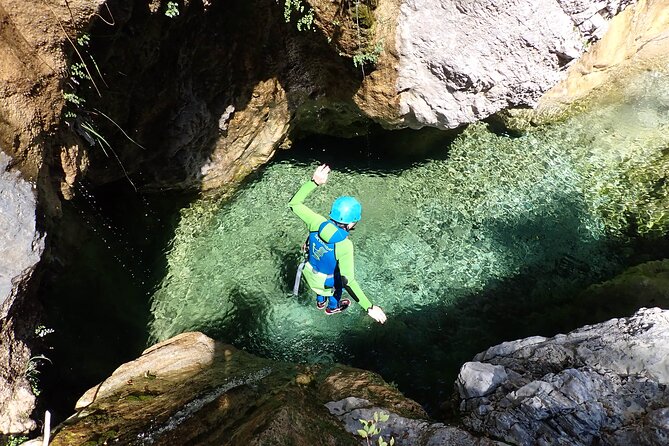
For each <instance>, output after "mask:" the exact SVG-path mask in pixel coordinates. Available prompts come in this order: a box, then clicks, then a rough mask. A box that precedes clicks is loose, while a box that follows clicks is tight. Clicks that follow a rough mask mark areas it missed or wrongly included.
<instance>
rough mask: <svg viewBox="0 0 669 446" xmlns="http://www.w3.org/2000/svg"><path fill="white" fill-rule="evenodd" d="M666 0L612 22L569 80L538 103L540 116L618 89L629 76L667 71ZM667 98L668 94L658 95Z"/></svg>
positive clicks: (641, 5)
mask: <svg viewBox="0 0 669 446" xmlns="http://www.w3.org/2000/svg"><path fill="white" fill-rule="evenodd" d="M668 8H669V1H667V0H640V1H639V2H638V3H637V4H636V5H634V6H633V7H629V8H627V9H626V10H625V11H623V12H622V13H620V14H619V15H617V16H616V17H615V18H614V19H613V20H611V22H610V25H609V27H608V31H607V33H606V34H605V35H604V36H603V38H602V40H600V41H599V42H597V43H595V44H593V46H592V47H591V48H590V49H589V50H588V52H587V53H586V54H584V55H583V57H581V58H580V59H579V60H578V61H577V62H576V63H574V64H573V65H572V66H571V67H569V69H568V70H567V76H566V79H564V80H563V81H562V82H560V83H559V84H558V85H556V86H554V87H553V88H551V89H550V91H548V92H547V93H546V94H545V95H544V96H543V97H542V98H541V101H540V102H539V105H538V111H539V114H540V115H541V114H546V113H551V112H554V111H555V109H556V108H557V109H560V108H563V107H565V106H566V105H568V104H570V103H573V102H574V101H577V100H579V99H583V98H585V97H586V96H587V95H588V94H590V93H591V92H593V91H594V90H597V89H598V88H607V85H608V86H609V87H613V88H619V87H618V84H617V83H616V81H617V80H618V79H620V78H621V77H625V76H627V75H628V74H626V73H629V72H642V71H646V70H658V71H666V70H667V57H668V55H669V38H668V37H669V15H668V14H667V13H666V11H667V9H668ZM657 94H658V95H659V96H660V97H666V96H667V92H657Z"/></svg>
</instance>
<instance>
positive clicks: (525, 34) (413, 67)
mask: <svg viewBox="0 0 669 446" xmlns="http://www.w3.org/2000/svg"><path fill="white" fill-rule="evenodd" d="M616 3H617V2H616ZM596 5H597V6H596ZM605 6H607V5H606V4H603V5H602V4H600V3H597V4H595V3H594V2H568V1H565V2H559V1H548V2H542V3H537V2H534V1H517V0H507V1H483V2H475V3H472V2H468V1H456V2H450V1H449V2H447V1H442V0H434V1H431V2H424V1H423V2H417V1H413V0H409V1H405V2H403V3H402V6H401V8H400V17H399V25H398V36H399V37H398V42H397V45H398V51H399V67H398V73H399V78H398V81H397V82H398V83H397V89H398V91H399V94H400V115H401V116H402V119H403V123H404V124H405V125H408V126H410V127H415V128H420V127H422V126H434V127H438V128H455V127H458V126H460V125H462V124H466V123H471V122H475V121H477V120H480V119H483V118H486V117H487V116H489V115H491V114H493V113H495V112H497V111H499V110H502V109H504V108H507V107H510V106H519V105H526V106H534V105H535V104H536V101H537V99H538V98H539V97H540V96H541V95H542V94H543V93H544V92H546V91H547V90H548V89H549V88H551V87H552V86H554V85H555V84H556V83H557V82H559V81H560V80H561V79H562V78H563V75H564V73H563V72H564V67H565V66H566V65H567V64H568V63H569V62H571V61H572V60H574V59H577V58H578V57H579V56H580V55H581V53H582V52H583V51H584V49H585V48H584V45H583V43H584V42H585V41H587V40H588V39H589V38H593V36H592V35H590V36H588V35H587V34H586V32H583V31H579V28H578V27H575V26H574V25H575V24H579V23H580V24H581V25H582V24H583V22H584V21H585V20H590V19H592V18H593V17H598V19H597V21H598V24H597V25H593V26H595V28H597V29H599V28H601V27H602V26H603V23H599V22H605V20H604V18H603V17H602V16H601V15H599V14H598V13H599V10H600V9H605ZM611 9H612V10H614V11H616V12H617V9H618V8H617V6H613V5H611ZM595 37H596V36H595Z"/></svg>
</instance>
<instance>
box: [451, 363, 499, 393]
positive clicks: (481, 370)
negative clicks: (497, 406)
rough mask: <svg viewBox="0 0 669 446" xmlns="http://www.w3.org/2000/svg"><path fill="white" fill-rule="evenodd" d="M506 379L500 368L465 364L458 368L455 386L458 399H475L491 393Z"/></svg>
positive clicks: (490, 365)
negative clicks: (458, 395)
mask: <svg viewBox="0 0 669 446" xmlns="http://www.w3.org/2000/svg"><path fill="white" fill-rule="evenodd" d="M506 379H507V374H506V370H504V367H502V366H499V365H492V364H486V363H483V362H466V363H465V364H464V365H463V366H462V367H461V368H460V373H459V375H458V380H457V382H456V386H457V388H458V393H459V394H460V398H463V399H466V398H476V397H481V396H484V395H487V394H489V393H491V392H493V391H494V390H495V389H496V388H497V387H498V386H499V385H500V384H501V383H502V382H503V381H505V380H506Z"/></svg>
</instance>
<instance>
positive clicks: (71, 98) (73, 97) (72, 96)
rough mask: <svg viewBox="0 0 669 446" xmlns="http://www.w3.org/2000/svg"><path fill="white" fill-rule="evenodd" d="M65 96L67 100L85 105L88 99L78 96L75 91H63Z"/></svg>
mask: <svg viewBox="0 0 669 446" xmlns="http://www.w3.org/2000/svg"><path fill="white" fill-rule="evenodd" d="M63 97H64V98H65V100H66V101H67V102H69V103H71V104H74V105H77V106H78V105H83V104H84V103H85V102H86V100H85V99H84V98H82V97H79V96H77V95H76V94H75V93H65V92H63Z"/></svg>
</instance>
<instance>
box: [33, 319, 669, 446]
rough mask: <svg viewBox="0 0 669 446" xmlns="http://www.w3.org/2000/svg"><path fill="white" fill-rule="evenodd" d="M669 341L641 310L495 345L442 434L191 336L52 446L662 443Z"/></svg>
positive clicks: (150, 356) (378, 382) (93, 406)
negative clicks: (371, 427) (454, 421)
mask: <svg viewBox="0 0 669 446" xmlns="http://www.w3.org/2000/svg"><path fill="white" fill-rule="evenodd" d="M668 341H669V310H660V309H657V308H653V309H645V308H643V309H641V310H639V311H638V312H637V313H636V314H634V315H633V316H632V317H629V318H621V319H612V320H610V321H607V322H604V323H601V324H597V325H591V326H586V327H583V328H581V329H578V330H575V331H573V332H571V333H569V334H567V335H558V336H555V337H553V338H550V339H548V338H544V337H531V338H526V339H521V340H518V341H513V342H506V343H503V344H500V345H497V346H495V347H491V348H489V349H488V350H486V351H485V352H482V353H480V354H478V355H477V356H476V357H475V358H474V361H472V362H468V363H466V364H464V365H463V366H462V369H461V371H460V375H459V377H458V380H457V382H456V394H455V395H454V399H455V402H456V406H458V407H459V410H460V413H461V421H462V423H461V424H460V425H447V424H444V423H435V422H433V421H430V420H429V419H428V417H427V415H426V414H425V412H424V411H423V410H422V409H421V407H420V406H419V405H418V404H417V403H415V402H414V401H412V400H409V399H407V398H405V397H404V396H402V394H401V393H400V392H399V391H397V390H396V389H394V388H393V387H392V386H390V385H388V384H386V383H385V382H384V381H383V380H382V379H381V378H380V377H379V376H378V375H376V374H374V373H371V372H366V371H362V370H357V369H353V368H349V367H345V366H341V365H332V366H325V365H319V366H313V365H312V366H306V365H295V364H288V363H281V362H276V361H270V360H266V359H261V358H257V357H254V356H253V355H250V354H247V353H244V352H242V351H239V350H236V349H235V348H234V347H232V346H229V345H225V344H221V343H219V342H216V341H214V340H212V339H210V338H208V337H206V336H205V335H203V334H201V333H185V334H182V335H179V336H177V337H175V338H172V339H170V340H168V341H165V342H163V343H161V344H158V345H156V346H154V347H151V348H150V349H148V350H146V351H145V352H144V354H143V355H142V356H141V357H140V358H138V359H137V360H135V361H132V362H130V363H127V364H124V365H122V366H121V367H119V368H118V369H117V370H116V371H115V372H114V374H113V375H112V376H111V377H110V378H109V379H107V380H106V381H104V382H103V383H101V384H100V385H98V386H96V387H94V388H92V389H90V390H89V391H88V392H86V394H85V395H84V396H83V397H82V398H81V399H80V400H79V402H78V403H77V410H78V412H77V413H76V414H75V415H73V416H72V417H71V418H70V419H68V420H67V421H66V422H65V423H63V424H62V425H61V426H59V428H58V429H57V430H56V433H55V437H54V438H53V442H52V444H53V445H69V444H103V443H104V442H105V441H111V440H114V442H115V443H116V444H192V445H197V444H223V445H227V444H229V445H233V444H250V445H261V444H296V445H302V444H305V445H306V444H309V445H321V444H327V445H330V444H332V445H335V444H336V445H349V444H350V445H355V444H361V443H362V442H363V441H364V440H363V439H362V438H361V437H360V434H359V429H361V427H362V424H361V422H360V420H373V419H374V417H375V414H377V415H383V417H382V419H383V420H382V421H379V422H378V424H377V425H378V427H379V431H380V432H379V434H378V435H380V436H382V437H383V438H384V439H385V440H386V441H389V440H390V438H394V439H395V444H397V445H413V446H420V445H423V446H430V445H432V446H436V445H443V444H449V445H455V446H475V445H476V446H487V445H498V446H500V445H506V444H514V445H570V446H573V445H592V444H606V445H621V446H622V445H631V444H634V445H666V444H668V441H669V392H668V391H667V386H666V385H667V381H668V380H669V362H668V361H669V360H668V359H667V358H669V342H668ZM386 416H387V419H386ZM36 444H37V443H36ZM363 444H364V443H363ZM375 444H376V438H375Z"/></svg>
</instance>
